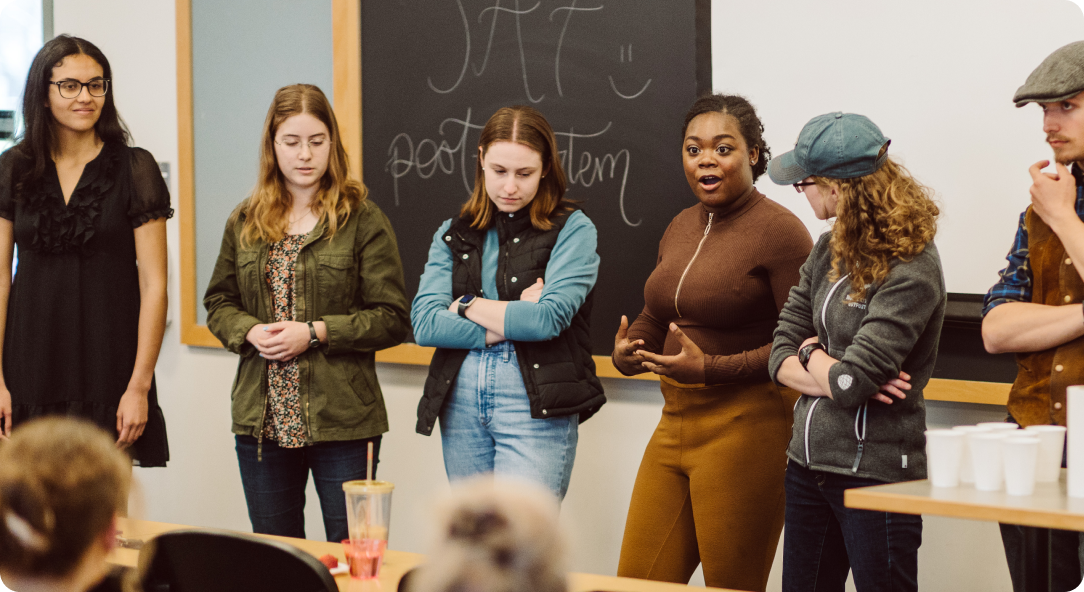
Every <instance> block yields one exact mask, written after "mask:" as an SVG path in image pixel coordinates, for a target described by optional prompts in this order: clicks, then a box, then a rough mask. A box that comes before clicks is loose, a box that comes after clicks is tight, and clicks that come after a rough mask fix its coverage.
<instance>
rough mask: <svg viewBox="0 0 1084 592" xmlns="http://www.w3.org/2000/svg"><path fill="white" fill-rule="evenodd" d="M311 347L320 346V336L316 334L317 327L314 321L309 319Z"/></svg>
mask: <svg viewBox="0 0 1084 592" xmlns="http://www.w3.org/2000/svg"><path fill="white" fill-rule="evenodd" d="M307 324H308V326H309V349H312V348H314V347H320V338H319V337H317V336H316V327H314V326H313V324H312V321H309V322H308V323H307Z"/></svg>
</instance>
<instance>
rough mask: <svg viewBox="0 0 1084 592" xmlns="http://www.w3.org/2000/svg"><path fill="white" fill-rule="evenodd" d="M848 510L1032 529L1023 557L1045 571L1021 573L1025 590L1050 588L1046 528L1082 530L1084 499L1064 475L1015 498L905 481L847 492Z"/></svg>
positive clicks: (967, 486) (965, 487)
mask: <svg viewBox="0 0 1084 592" xmlns="http://www.w3.org/2000/svg"><path fill="white" fill-rule="evenodd" d="M843 503H844V505H846V506H847V507H848V508H857V509H860V510H877V511H881V512H898V513H901V514H931V515H934V516H947V517H950V518H966V519H969V520H990V521H997V522H1004V523H1006V524H1020V525H1023V526H1033V527H1036V528H1037V530H1034V531H1026V532H1027V534H1026V535H1025V538H1024V546H1025V556H1026V557H1036V558H1038V560H1039V563H1040V564H1041V563H1042V562H1043V561H1045V563H1046V565H1047V569H1046V570H1040V573H1025V574H1024V587H1025V590H1049V589H1050V569H1049V566H1050V529H1051V528H1056V529H1060V530H1079V531H1084V498H1071V497H1069V496H1068V494H1067V493H1066V485H1065V470H1064V469H1063V470H1062V472H1061V479H1059V480H1058V482H1057V483H1036V484H1035V493H1033V494H1032V495H1029V496H1014V495H1009V494H1007V493H1005V491H978V490H977V489H975V487H974V486H973V485H971V484H964V483H961V484H960V486H959V487H934V486H933V484H932V483H931V482H930V481H928V480H925V481H908V482H905V483H892V484H889V485H877V486H875V487H861V488H857V489H848V490H847V491H845V492H844V493H843Z"/></svg>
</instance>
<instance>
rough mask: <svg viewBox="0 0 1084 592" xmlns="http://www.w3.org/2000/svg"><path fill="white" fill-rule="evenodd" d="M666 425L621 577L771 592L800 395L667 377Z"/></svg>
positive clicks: (643, 472)
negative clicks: (698, 576) (699, 570)
mask: <svg viewBox="0 0 1084 592" xmlns="http://www.w3.org/2000/svg"><path fill="white" fill-rule="evenodd" d="M662 394H663V398H664V399H665V404H664V405H663V408H662V419H661V420H660V421H659V426H658V427H657V428H655V433H654V435H652V436H651V441H650V442H649V443H648V445H647V450H646V451H645V452H644V459H643V461H641V463H640V471H639V473H637V475H636V486H635V488H634V489H633V492H632V503H631V505H630V507H629V517H628V521H626V523H625V538H624V540H623V541H622V543H621V562H620V564H619V565H618V568H617V575H619V576H626V577H633V578H643V579H648V580H659V581H664V582H677V583H681V584H686V583H688V582H689V578H690V577H692V575H693V572H694V571H696V566H697V565H699V564H700V562H701V561H702V562H703V563H704V581H705V583H706V584H707V585H708V586H713V587H719V588H732V589H737V590H757V591H763V590H764V587H765V586H766V585H767V583H768V572H769V571H770V570H771V567H772V562H773V561H774V559H775V549H776V546H777V545H778V543H779V533H780V532H781V531H782V529H783V512H784V508H785V506H786V503H785V500H784V497H783V476H784V474H785V471H786V467H787V458H786V450H787V443H788V442H789V441H790V428H791V422H792V421H793V404H794V401H795V400H796V399H797V397H798V394H797V393H796V392H794V391H792V390H790V389H783V388H777V387H776V386H775V385H774V384H772V383H771V382H770V381H769V382H759V383H753V384H739V385H734V384H731V385H718V386H704V385H685V384H680V383H676V382H674V381H672V380H669V379H667V378H666V377H663V379H662Z"/></svg>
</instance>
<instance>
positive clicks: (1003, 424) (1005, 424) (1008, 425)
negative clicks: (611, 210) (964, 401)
mask: <svg viewBox="0 0 1084 592" xmlns="http://www.w3.org/2000/svg"><path fill="white" fill-rule="evenodd" d="M975 425H977V426H979V427H981V428H989V429H991V430H1005V431H1013V430H1019V429H1020V424H1016V423H1013V422H1011V421H984V422H982V423H979V424H975Z"/></svg>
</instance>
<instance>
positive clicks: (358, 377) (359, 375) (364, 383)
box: [347, 356, 376, 407]
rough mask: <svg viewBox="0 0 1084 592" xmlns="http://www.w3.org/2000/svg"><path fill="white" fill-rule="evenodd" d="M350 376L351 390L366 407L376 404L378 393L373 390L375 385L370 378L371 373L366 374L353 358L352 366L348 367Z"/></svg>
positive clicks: (351, 360)
mask: <svg viewBox="0 0 1084 592" xmlns="http://www.w3.org/2000/svg"><path fill="white" fill-rule="evenodd" d="M347 372H348V376H349V378H350V388H351V389H353V390H354V394H355V395H357V397H358V399H360V400H361V402H362V403H364V404H365V406H366V407H368V406H369V405H372V404H373V403H375V402H376V392H375V390H374V388H373V383H372V381H371V380H370V378H369V373H368V372H365V371H364V370H363V369H362V367H361V364H359V363H358V361H357V360H355V359H353V358H352V356H351V359H350V364H349V365H348V366H347Z"/></svg>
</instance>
